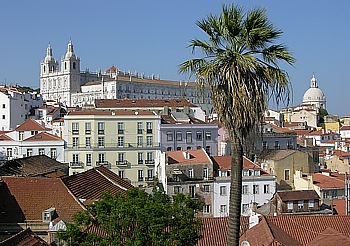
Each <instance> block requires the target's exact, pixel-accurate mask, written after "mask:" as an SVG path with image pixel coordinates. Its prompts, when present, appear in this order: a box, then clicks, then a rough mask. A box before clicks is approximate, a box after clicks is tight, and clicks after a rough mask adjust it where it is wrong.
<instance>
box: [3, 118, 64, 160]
mask: <svg viewBox="0 0 350 246" xmlns="http://www.w3.org/2000/svg"><path fill="white" fill-rule="evenodd" d="M0 139H1V141H0V152H2V154H3V156H4V158H5V159H8V160H11V159H14V158H23V157H28V156H34V155H47V156H49V157H51V158H53V159H56V160H57V161H59V162H62V163H64V162H65V159H64V141H63V139H62V138H59V137H58V136H55V135H53V134H51V129H48V128H46V127H44V126H42V125H40V124H39V123H38V122H36V121H35V120H32V119H28V120H27V121H25V122H24V123H23V124H21V125H19V126H18V127H16V129H15V130H13V131H9V132H6V133H4V134H2V135H0Z"/></svg>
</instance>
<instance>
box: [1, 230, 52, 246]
mask: <svg viewBox="0 0 350 246" xmlns="http://www.w3.org/2000/svg"><path fill="white" fill-rule="evenodd" d="M0 245H9V246H10V245H16V246H40V245H49V244H48V243H47V242H46V241H45V240H43V239H42V238H41V237H39V236H38V235H36V234H35V233H34V232H32V230H31V229H30V228H27V229H25V230H22V231H20V232H18V233H17V234H15V235H13V236H11V237H9V238H7V239H5V240H3V241H1V242H0Z"/></svg>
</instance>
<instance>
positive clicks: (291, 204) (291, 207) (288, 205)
mask: <svg viewBox="0 0 350 246" xmlns="http://www.w3.org/2000/svg"><path fill="white" fill-rule="evenodd" d="M287 209H288V210H292V209H293V202H292V201H288V202H287Z"/></svg>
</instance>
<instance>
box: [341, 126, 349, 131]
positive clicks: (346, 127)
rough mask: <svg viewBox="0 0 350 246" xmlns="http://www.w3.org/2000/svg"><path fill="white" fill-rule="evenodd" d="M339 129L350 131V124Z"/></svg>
mask: <svg viewBox="0 0 350 246" xmlns="http://www.w3.org/2000/svg"><path fill="white" fill-rule="evenodd" d="M339 130H340V131H349V130H350V126H342V127H341V128H340V129H339Z"/></svg>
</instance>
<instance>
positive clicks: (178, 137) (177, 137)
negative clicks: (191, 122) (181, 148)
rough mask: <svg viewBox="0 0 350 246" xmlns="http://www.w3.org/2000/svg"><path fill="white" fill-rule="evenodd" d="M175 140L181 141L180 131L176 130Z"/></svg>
mask: <svg viewBox="0 0 350 246" xmlns="http://www.w3.org/2000/svg"><path fill="white" fill-rule="evenodd" d="M176 141H182V132H179V131H178V132H176Z"/></svg>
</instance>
